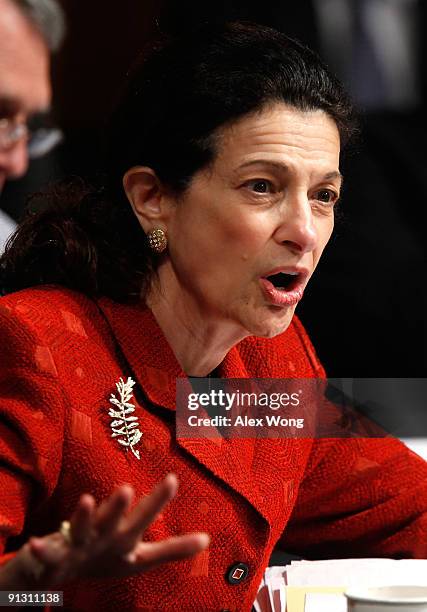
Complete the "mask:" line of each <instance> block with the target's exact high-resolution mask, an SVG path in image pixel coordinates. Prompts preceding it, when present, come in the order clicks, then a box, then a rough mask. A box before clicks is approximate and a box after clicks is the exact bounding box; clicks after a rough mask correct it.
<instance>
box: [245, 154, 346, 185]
mask: <svg viewBox="0 0 427 612" xmlns="http://www.w3.org/2000/svg"><path fill="white" fill-rule="evenodd" d="M260 165H263V166H268V167H270V168H271V169H272V170H279V171H280V172H288V170H289V168H288V166H287V165H286V164H284V163H282V162H277V161H273V160H270V159H252V160H250V161H247V162H244V163H243V164H241V165H240V166H238V167H237V168H236V172H238V171H239V170H242V169H244V168H248V167H250V166H260ZM334 179H339V181H340V184H341V186H342V184H343V182H344V176H343V175H342V174H341V172H339V171H338V170H333V171H332V172H327V173H326V174H325V175H324V176H323V177H322V180H325V181H330V180H334Z"/></svg>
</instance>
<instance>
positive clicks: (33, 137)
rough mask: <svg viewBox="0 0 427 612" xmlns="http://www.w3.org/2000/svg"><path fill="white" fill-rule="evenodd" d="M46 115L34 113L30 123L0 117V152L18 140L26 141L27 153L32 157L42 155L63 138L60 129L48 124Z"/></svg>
mask: <svg viewBox="0 0 427 612" xmlns="http://www.w3.org/2000/svg"><path fill="white" fill-rule="evenodd" d="M47 119H48V118H47V117H46V115H43V114H40V115H35V116H34V117H32V118H31V119H30V125H28V124H27V123H23V122H18V121H16V119H5V118H3V119H0V152H1V151H7V150H8V149H11V148H12V147H14V146H15V145H16V144H17V143H18V142H20V141H22V140H25V141H26V142H27V143H28V145H27V146H28V155H29V157H30V158H32V159H36V158H38V157H43V155H46V154H47V153H49V152H50V151H51V150H52V149H54V148H55V147H56V146H57V145H58V144H60V143H61V142H62V140H63V136H64V135H63V133H62V131H61V130H60V129H58V128H56V127H54V126H52V125H49V121H47Z"/></svg>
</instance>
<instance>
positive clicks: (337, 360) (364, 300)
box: [2, 0, 427, 377]
mask: <svg viewBox="0 0 427 612" xmlns="http://www.w3.org/2000/svg"><path fill="white" fill-rule="evenodd" d="M62 5H63V7H64V10H65V12H66V15H67V20H68V34H67V38H66V41H65V44H64V46H63V48H62V49H61V51H60V53H59V54H58V55H57V56H56V57H55V59H54V64H53V88H54V92H55V96H54V112H55V119H56V122H57V124H58V125H59V126H60V127H61V128H62V130H63V132H64V134H65V140H64V143H63V145H61V147H59V148H58V149H56V151H55V152H54V153H53V154H50V155H49V156H48V157H47V158H43V159H42V160H36V161H34V162H33V165H32V170H31V173H30V175H29V176H28V177H27V178H26V179H25V180H22V181H18V182H16V183H10V184H9V185H8V187H7V189H6V190H5V193H4V196H2V206H3V207H4V208H5V210H7V211H8V212H9V214H11V215H12V216H14V217H15V218H18V217H19V216H20V214H21V213H22V209H23V203H24V200H25V194H26V193H28V192H29V191H31V190H34V189H37V188H38V187H39V186H40V184H41V183H43V182H45V181H46V180H47V181H48V180H51V179H53V178H57V177H58V176H62V175H64V174H70V173H72V174H78V175H80V174H88V175H89V176H94V175H96V174H97V170H98V164H99V161H100V160H101V159H102V150H103V136H104V133H105V129H104V128H105V123H106V120H107V118H108V116H109V114H110V112H111V109H112V107H113V105H114V102H115V100H116V99H117V95H118V92H119V91H120V89H121V86H122V84H123V82H124V79H125V75H126V71H127V69H128V68H129V67H130V65H131V63H132V60H133V59H134V58H135V56H136V54H137V53H138V52H139V51H140V50H141V49H143V47H144V45H145V43H146V42H147V41H149V40H151V39H153V38H155V37H156V36H157V35H158V34H159V33H163V32H166V33H172V34H173V33H178V32H185V31H188V30H191V28H193V27H194V26H195V25H197V23H199V22H201V21H204V20H206V19H221V18H223V19H233V18H245V19H250V20H252V21H257V22H259V23H263V24H266V25H271V26H273V27H275V28H277V29H279V30H282V31H284V32H285V33H286V34H288V35H291V36H293V37H296V38H298V39H299V40H301V41H303V42H305V43H307V44H308V45H309V46H311V47H312V48H314V49H316V50H318V51H320V40H319V32H318V30H317V26H316V20H315V13H314V10H313V6H312V3H311V2H310V1H305V2H304V1H300V2H299V3H294V2H285V1H283V2H272V1H269V0H263V2H258V3H257V5H256V6H255V5H252V4H251V3H248V2H243V1H240V2H237V1H234V2H227V1H225V0H223V1H221V2H220V1H216V2H209V1H205V2H193V1H190V0H186V1H181V2H177V1H172V0H163V2H160V3H159V2H154V0H148V1H147V0H121V2H120V3H106V2H101V1H100V0H91V2H87V3H80V2H79V3H78V2H73V1H72V0H63V1H62ZM423 5H424V6H423ZM426 11H427V9H426V7H425V3H422V2H419V12H420V19H419V24H418V27H419V31H420V34H421V35H422V33H423V32H424V31H425V27H424V26H425V25H426ZM420 38H421V40H422V36H421V37H420ZM417 70H418V71H419V76H420V82H421V91H422V96H421V99H420V101H419V104H418V105H417V107H416V108H413V109H411V111H400V112H397V111H393V112H392V111H376V112H370V113H364V114H363V116H362V120H363V121H362V123H363V135H362V138H361V139H360V142H359V143H358V144H357V146H356V148H353V149H352V150H351V151H350V152H349V154H348V155H347V156H346V158H345V159H344V160H343V163H342V171H343V173H344V175H345V189H344V197H343V201H342V204H341V211H340V215H339V217H340V218H339V220H338V222H337V226H336V231H335V235H334V237H333V239H332V240H331V243H330V245H329V246H328V248H327V250H326V252H325V254H324V256H323V259H322V260H321V263H320V264H319V268H318V271H317V273H316V274H315V276H314V278H313V279H312V280H311V282H310V284H309V288H308V289H307V291H306V295H305V297H304V300H303V302H302V303H301V305H300V306H299V308H298V314H299V316H300V317H301V319H302V320H303V323H304V325H305V326H306V328H307V329H308V332H309V334H310V337H311V338H312V341H313V343H314V345H315V347H316V350H317V352H318V354H319V356H320V358H321V360H322V361H323V363H324V365H325V367H326V369H327V372H328V374H329V375H330V376H335V377H423V376H425V375H426V369H427V368H426V366H427V329H426V310H427V309H426V307H427V297H426V282H425V277H426V273H425V269H426V263H427V262H426V259H427V258H426V246H425V245H426V237H425V236H426V231H427V229H426V228H427V224H426V213H425V210H426V204H427V171H426V169H427V163H426V162H427V151H426V143H425V141H426V134H427V130H426V118H425V115H426V113H425V110H426V109H425V106H426V104H425V82H426V79H425V63H424V49H423V46H421V47H420V49H419V57H418V64H417ZM171 103H172V102H171Z"/></svg>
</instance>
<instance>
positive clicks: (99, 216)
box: [0, 24, 427, 611]
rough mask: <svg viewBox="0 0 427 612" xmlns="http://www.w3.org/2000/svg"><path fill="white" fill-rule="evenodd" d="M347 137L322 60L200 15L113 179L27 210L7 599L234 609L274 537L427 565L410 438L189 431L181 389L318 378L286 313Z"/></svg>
mask: <svg viewBox="0 0 427 612" xmlns="http://www.w3.org/2000/svg"><path fill="white" fill-rule="evenodd" d="M353 129H354V122H353V117H352V110H351V106H350V104H349V103H348V101H347V99H346V97H345V95H344V93H343V91H342V89H341V87H340V85H339V84H338V83H337V82H336V81H335V80H334V78H333V77H332V76H331V75H330V74H329V73H328V72H327V70H326V69H325V67H324V66H323V65H322V64H321V62H320V61H319V60H318V58H317V57H315V56H314V55H313V54H312V53H311V52H310V51H309V50H307V49H305V48H303V47H301V46H300V45H299V44H297V43H295V42H293V41H291V40H289V39H287V38H286V37H285V36H283V35H282V34H279V33H277V32H275V31H273V30H270V29H268V28H263V27H261V26H251V25H241V24H240V25H239V24H232V25H227V26H223V27H208V26H205V27H203V28H201V29H200V30H199V31H197V32H195V33H194V34H192V35H191V36H187V37H186V38H185V39H184V40H179V41H175V42H173V43H170V44H168V45H165V46H163V47H162V48H160V49H157V50H156V51H155V52H153V53H152V54H151V56H150V57H149V58H148V59H147V60H146V61H145V62H144V63H143V64H142V65H141V66H140V67H139V68H138V69H137V70H136V71H135V74H134V75H133V78H132V80H131V82H130V85H129V88H128V91H127V93H126V95H125V97H124V101H123V103H122V105H121V107H120V108H119V110H118V111H117V114H116V116H115V119H114V123H113V128H112V133H111V146H110V158H109V170H108V178H109V184H108V188H107V189H103V190H101V191H94V190H92V189H90V188H88V187H86V186H84V185H83V184H77V185H76V184H75V183H74V184H72V183H70V184H69V185H66V186H65V188H64V187H63V188H62V189H59V188H58V190H57V191H55V192H52V193H51V194H50V195H44V196H43V197H42V198H41V199H37V198H35V199H34V200H33V202H32V208H33V213H32V214H31V215H30V216H29V217H28V218H27V219H26V220H25V221H24V223H23V224H22V226H21V228H20V229H19V231H18V233H17V235H16V237H15V239H14V241H13V243H12V245H11V246H10V247H9V249H8V250H7V251H6V254H5V255H4V257H3V258H2V284H3V286H4V288H5V291H4V292H5V293H6V294H7V295H5V297H3V298H2V300H1V303H0V334H1V344H2V352H1V356H0V373H1V374H0V427H1V432H2V434H1V439H0V457H1V460H0V465H1V468H0V484H1V487H2V492H3V494H2V501H1V503H0V535H1V540H2V548H3V549H4V550H5V551H6V552H9V551H10V554H9V556H8V555H7V554H6V555H5V556H4V557H3V565H2V567H1V568H0V586H1V588H3V589H6V588H15V589H22V588H27V589H28V588H38V589H42V588H47V587H49V586H55V585H57V586H58V585H60V586H61V588H64V592H65V608H66V609H72V610H89V609H102V610H119V609H120V610H156V611H157V610H176V609H181V610H220V609H230V610H239V611H240V610H249V609H250V607H251V604H252V601H253V600H254V597H255V594H256V591H257V588H258V585H259V583H260V580H261V577H262V574H263V571H264V568H265V566H266V565H267V563H268V560H269V557H270V555H271V552H272V551H273V549H274V548H275V547H276V546H277V545H280V546H282V547H286V548H287V549H288V550H291V549H292V550H294V551H296V552H299V553H300V554H303V555H306V556H312V557H321V556H328V555H329V556H332V555H334V556H337V555H341V556H348V554H349V553H351V554H352V555H363V554H365V555H366V554H369V555H371V556H373V555H375V556H387V555H388V556H396V555H402V554H403V555H409V556H424V555H425V551H426V538H425V530H426V508H427V495H426V484H425V483H426V481H427V478H426V476H427V469H426V466H425V464H424V462H423V461H421V460H420V459H418V458H417V457H415V456H414V455H412V454H411V453H410V452H409V451H407V450H406V449H405V447H404V446H403V445H401V444H400V443H399V442H397V441H392V440H363V439H356V440H330V439H325V440H318V441H313V440H312V439H262V440H259V439H253V438H246V439H227V440H220V441H218V440H215V439H207V440H205V439H204V440H201V439H197V438H196V437H195V438H194V439H179V438H178V439H177V438H176V436H175V425H174V409H175V381H176V379H177V378H180V377H181V378H185V377H188V376H194V377H206V376H208V375H210V374H211V373H212V372H214V373H215V375H216V376H218V377H222V378H249V377H258V378H268V377H272V378H292V377H301V378H310V377H319V376H323V375H324V374H323V371H322V368H321V366H320V364H319V363H318V361H317V359H316V356H315V354H314V351H313V349H312V347H311V345H310V342H309V340H308V338H307V336H306V334H305V332H304V330H303V328H302V326H301V324H300V323H299V321H298V319H297V318H296V317H295V316H294V311H295V308H296V306H297V304H298V302H299V300H300V299H301V298H302V296H303V292H304V289H305V287H306V285H307V283H308V281H309V279H310V276H311V275H312V274H313V272H314V269H315V267H316V265H317V263H318V261H319V258H320V256H321V254H322V251H323V249H324V247H325V246H326V244H327V242H328V240H329V238H330V236H331V233H332V229H333V224H334V207H335V205H336V204H337V202H338V199H339V196H340V187H341V180H342V177H341V174H340V170H339V155H340V146H341V145H342V144H343V143H345V142H346V141H347V139H348V137H349V136H350V135H351V132H352V130H353ZM40 204H41V206H40ZM126 415H127V416H126ZM130 417H131V418H130ZM168 474H169V475H168ZM172 474H176V475H177V477H178V479H179V481H180V488H179V491H178V493H177V480H176V476H174V475H172ZM162 479H164V480H163V481H162V482H161V484H160V485H158V486H157V488H156V489H155V490H154V492H153V493H151V495H148V494H149V492H150V491H151V490H152V489H153V487H154V486H155V485H156V483H158V482H159V481H161V480H162ZM133 495H134V496H136V497H137V498H138V499H140V498H142V501H138V503H137V504H136V505H134V504H133V501H132V499H133ZM172 498H173V500H172ZM170 500H172V501H171V503H169V504H167V502H168V501H170ZM154 519H156V520H154ZM59 525H60V528H59V530H58V526H59ZM187 532H190V533H189V534H188V535H182V534H186V533H187ZM207 534H208V535H207ZM143 535H144V540H142V536H143ZM209 540H210V542H209ZM194 555H195V556H194ZM177 559H182V560H181V561H180V562H179V563H177V564H164V563H165V562H167V561H172V560H177ZM147 569H149V570H150V571H148V572H145V571H144V570H147Z"/></svg>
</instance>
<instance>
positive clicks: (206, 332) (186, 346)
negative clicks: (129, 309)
mask: <svg viewBox="0 0 427 612" xmlns="http://www.w3.org/2000/svg"><path fill="white" fill-rule="evenodd" d="M146 301H147V305H148V306H149V308H150V309H151V311H152V312H153V315H154V317H155V319H156V321H157V323H158V325H159V327H160V328H161V330H162V332H163V334H164V335H165V337H166V340H167V341H168V343H169V345H170V347H171V348H172V350H173V352H174V354H175V356H176V358H177V360H178V362H179V364H180V365H181V367H182V369H183V370H184V372H185V373H186V374H188V375H189V376H206V375H207V374H209V373H210V372H212V370H214V369H215V368H217V367H218V366H219V364H220V363H221V362H222V361H223V359H224V357H225V355H226V354H227V353H228V352H229V351H230V349H231V348H232V347H233V346H235V345H236V344H237V343H238V342H240V340H242V339H243V338H245V337H246V336H247V335H248V334H247V332H245V331H244V330H242V329H241V328H240V329H238V328H237V325H236V324H235V323H233V322H232V321H224V320H222V321H221V320H219V319H218V318H215V316H214V315H213V313H212V314H209V313H207V312H206V310H204V311H203V312H202V309H201V308H200V307H199V306H198V305H197V303H196V302H195V300H194V299H192V298H191V296H189V295H188V294H186V293H185V291H176V292H170V291H168V292H167V293H166V294H165V293H164V292H161V291H160V290H159V289H156V288H154V287H153V288H152V290H151V291H150V294H149V296H148V298H147V300H146Z"/></svg>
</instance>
